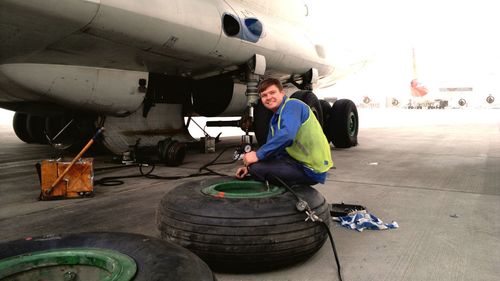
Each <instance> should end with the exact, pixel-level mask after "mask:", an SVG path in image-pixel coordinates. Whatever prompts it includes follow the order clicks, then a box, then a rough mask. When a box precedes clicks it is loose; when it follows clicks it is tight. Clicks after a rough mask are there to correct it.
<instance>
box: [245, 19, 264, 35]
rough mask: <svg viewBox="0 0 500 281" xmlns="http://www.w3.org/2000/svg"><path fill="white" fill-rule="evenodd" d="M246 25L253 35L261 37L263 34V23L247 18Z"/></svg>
mask: <svg viewBox="0 0 500 281" xmlns="http://www.w3.org/2000/svg"><path fill="white" fill-rule="evenodd" d="M245 25H246V26H247V28H248V30H249V31H250V32H251V33H252V34H253V35H255V36H257V37H260V35H261V34H262V23H261V22H260V21H259V20H258V19H254V18H247V19H245Z"/></svg>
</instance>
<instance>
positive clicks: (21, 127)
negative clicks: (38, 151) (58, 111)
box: [12, 112, 35, 143]
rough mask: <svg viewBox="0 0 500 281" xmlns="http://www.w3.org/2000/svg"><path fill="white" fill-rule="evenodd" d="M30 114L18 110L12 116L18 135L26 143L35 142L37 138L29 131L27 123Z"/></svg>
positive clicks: (13, 126)
mask: <svg viewBox="0 0 500 281" xmlns="http://www.w3.org/2000/svg"><path fill="white" fill-rule="evenodd" d="M27 118H28V115H27V114H25V113H20V112H16V113H14V118H12V128H13V129H14V133H15V134H16V136H17V137H18V138H19V139H20V140H22V141H23V142H25V143H34V142H35V140H34V139H33V138H32V137H31V136H30V134H29V133H28V127H27V126H28V124H27V122H26V121H27Z"/></svg>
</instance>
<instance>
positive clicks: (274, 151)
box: [256, 96, 327, 183]
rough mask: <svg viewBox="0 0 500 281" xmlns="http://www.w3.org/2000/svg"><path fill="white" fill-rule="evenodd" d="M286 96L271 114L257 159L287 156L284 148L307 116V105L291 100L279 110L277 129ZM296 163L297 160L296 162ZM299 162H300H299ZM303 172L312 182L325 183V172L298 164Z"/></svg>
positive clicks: (293, 137) (263, 159)
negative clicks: (264, 139) (265, 138)
mask: <svg viewBox="0 0 500 281" xmlns="http://www.w3.org/2000/svg"><path fill="white" fill-rule="evenodd" d="M286 99H287V97H286V96H285V97H284V98H283V101H282V102H281V104H280V106H279V108H278V110H277V111H276V112H275V113H274V114H273V116H272V117H271V121H270V127H269V131H268V133H267V142H266V144H264V145H263V146H261V147H260V148H259V149H258V150H257V152H256V153H257V158H259V161H265V160H266V159H271V158H281V157H285V156H288V153H287V152H286V150H285V148H286V147H287V146H290V145H292V143H293V140H294V139H295V136H296V135H297V132H298V131H299V128H300V126H301V125H302V123H304V122H305V121H306V120H307V118H309V108H308V106H307V105H306V104H305V103H303V102H300V101H298V100H297V101H295V100H291V101H289V102H288V103H287V105H286V107H285V109H284V110H283V111H282V112H281V123H280V125H281V126H280V129H279V130H278V117H279V113H280V111H281V108H282V107H283V105H284V104H285V101H286ZM271 126H272V128H273V129H274V136H273V135H272V134H271ZM297 163H298V162H297ZM299 164H300V163H299ZM300 165H301V166H302V170H303V171H304V173H305V174H306V175H307V176H308V177H309V178H311V179H312V180H313V181H314V182H320V183H325V179H326V175H327V173H326V172H325V173H315V172H314V171H313V170H311V169H309V168H308V167H306V166H304V165H302V164H300Z"/></svg>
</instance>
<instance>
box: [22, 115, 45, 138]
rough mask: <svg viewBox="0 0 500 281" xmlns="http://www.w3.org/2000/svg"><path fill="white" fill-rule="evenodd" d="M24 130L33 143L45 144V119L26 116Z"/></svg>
mask: <svg viewBox="0 0 500 281" xmlns="http://www.w3.org/2000/svg"><path fill="white" fill-rule="evenodd" d="M26 129H27V131H28V134H29V135H30V137H31V138H32V139H33V141H34V142H35V143H38V144H47V138H46V137H45V117H43V116H37V115H31V114H28V117H27V119H26Z"/></svg>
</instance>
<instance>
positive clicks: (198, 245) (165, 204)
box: [156, 177, 331, 272]
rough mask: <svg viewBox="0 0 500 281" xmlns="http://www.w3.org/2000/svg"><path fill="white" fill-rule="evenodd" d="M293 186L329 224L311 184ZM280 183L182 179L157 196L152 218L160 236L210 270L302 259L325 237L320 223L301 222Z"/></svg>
mask: <svg viewBox="0 0 500 281" xmlns="http://www.w3.org/2000/svg"><path fill="white" fill-rule="evenodd" d="M293 188H294V191H295V192H296V193H297V194H298V196H299V197H301V198H302V199H303V200H305V201H306V202H308V204H309V206H310V207H311V209H313V210H314V211H315V212H316V214H317V215H318V216H319V217H320V218H322V219H323V221H324V222H326V223H327V224H330V220H331V218H330V213H329V206H328V204H327V203H326V200H325V198H324V197H323V196H322V195H321V194H320V193H319V192H318V191H316V190H315V189H314V188H312V187H310V186H305V185H300V186H294V187H293ZM296 203H297V199H296V198H295V196H293V195H292V193H290V192H287V191H286V189H285V188H284V187H278V186H271V187H270V188H269V189H268V188H267V187H266V186H265V184H263V183H261V182H256V181H239V180H235V179H233V178H229V177H223V178H220V177H219V178H211V179H204V180H201V181H200V180H196V181H191V182H186V183H183V184H181V185H179V186H177V187H175V188H174V189H173V190H171V191H170V192H168V193H167V194H166V195H165V196H164V197H163V199H162V200H161V203H160V206H159V208H158V211H157V215H156V222H157V226H158V229H159V230H160V233H161V237H162V238H163V239H166V240H169V241H172V242H174V243H176V244H179V245H181V246H183V247H185V248H187V249H189V250H191V251H193V252H194V253H195V254H197V255H198V256H199V257H200V258H202V259H203V260H204V261H205V262H206V263H207V264H208V265H209V266H210V267H211V268H212V269H214V270H216V271H223V272H250V271H263V270H270V269H275V268H279V267H282V266H285V265H289V264H293V263H296V262H299V261H302V260H305V259H307V258H309V257H310V256H312V255H313V254H314V253H316V252H317V251H318V250H319V249H320V248H321V246H322V245H323V243H324V242H325V240H326V238H327V233H326V231H325V229H324V226H322V225H321V224H320V223H313V222H311V221H304V219H305V216H306V215H305V214H304V212H299V211H297V209H296Z"/></svg>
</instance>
